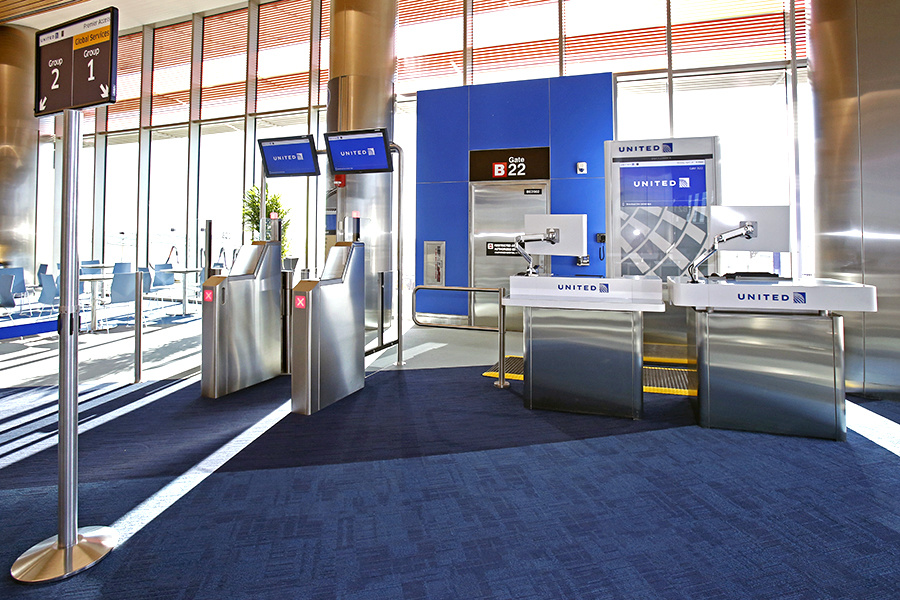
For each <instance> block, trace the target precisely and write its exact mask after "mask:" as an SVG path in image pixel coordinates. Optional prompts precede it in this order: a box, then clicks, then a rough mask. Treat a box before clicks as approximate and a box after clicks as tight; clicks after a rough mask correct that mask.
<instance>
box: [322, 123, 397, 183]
mask: <svg viewBox="0 0 900 600" xmlns="http://www.w3.org/2000/svg"><path fill="white" fill-rule="evenodd" d="M325 149H326V151H327V152H328V160H329V162H331V169H332V171H334V172H335V173H384V172H388V171H392V170H393V165H392V163H391V153H390V141H389V140H388V138H387V131H386V130H384V129H368V130H362V131H340V132H332V133H326V134H325Z"/></svg>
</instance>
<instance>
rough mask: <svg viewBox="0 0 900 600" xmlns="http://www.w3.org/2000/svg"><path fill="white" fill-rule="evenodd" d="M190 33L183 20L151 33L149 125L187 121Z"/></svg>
mask: <svg viewBox="0 0 900 600" xmlns="http://www.w3.org/2000/svg"><path fill="white" fill-rule="evenodd" d="M191 30H192V27H191V22H190V21H186V22H184V23H178V24H176V25H169V26H168V27H159V28H157V29H155V30H154V31H153V95H152V99H151V104H152V109H151V113H150V114H151V117H150V123H151V124H152V125H169V124H172V123H187V121H188V120H189V119H190V114H191V112H190V102H191Z"/></svg>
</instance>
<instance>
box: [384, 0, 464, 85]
mask: <svg viewBox="0 0 900 600" xmlns="http://www.w3.org/2000/svg"><path fill="white" fill-rule="evenodd" d="M397 13H398V14H397V18H398V22H399V26H398V27H397V38H396V40H397V41H396V52H397V81H396V84H395V87H394V89H395V91H396V92H397V93H398V94H408V93H412V92H416V91H418V90H428V89H435V88H442V87H452V86H457V85H462V84H463V83H464V82H463V49H462V40H463V2H461V1H460V0H400V3H399V5H398V7H397Z"/></svg>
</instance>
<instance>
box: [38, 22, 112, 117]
mask: <svg viewBox="0 0 900 600" xmlns="http://www.w3.org/2000/svg"><path fill="white" fill-rule="evenodd" d="M118 39H119V9H117V8H115V7H110V8H107V9H105V10H102V11H99V12H96V13H94V14H92V15H88V16H86V17H82V18H80V19H76V20H74V21H69V22H67V23H63V24H62V25H57V26H56V27H53V28H51V29H45V30H43V31H39V32H38V33H37V35H36V37H35V43H36V52H37V53H36V57H37V59H36V72H35V86H34V87H35V95H34V116H36V117H40V116H43V115H51V114H53V113H58V112H61V111H63V110H66V109H69V108H86V107H88V106H97V105H99V104H110V103H112V102H115V101H116V55H117V53H118Z"/></svg>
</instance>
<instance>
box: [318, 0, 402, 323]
mask: <svg viewBox="0 0 900 600" xmlns="http://www.w3.org/2000/svg"><path fill="white" fill-rule="evenodd" d="M396 21H397V0H383V1H379V2H371V1H370V0H334V1H333V2H332V3H331V55H330V65H329V68H330V72H329V75H330V79H329V81H328V113H327V121H326V126H327V129H328V131H350V130H354V129H370V128H373V127H385V128H387V130H388V136H389V137H391V138H393V130H394V73H395V72H396V62H397V59H396V54H395V52H394V35H395V28H396ZM391 182H392V174H391V173H366V174H360V175H348V176H347V184H346V187H343V188H337V220H338V223H343V222H344V218H345V217H350V216H352V215H353V214H354V213H355V212H358V214H359V216H360V240H361V241H362V242H363V243H364V244H365V247H366V327H367V328H373V327H377V324H378V316H379V314H378V313H379V309H378V306H379V295H380V286H379V282H378V274H379V273H380V272H383V271H390V270H391V269H392V260H391V254H392V253H391V240H392V231H393V215H392V211H391V199H392V190H391ZM329 186H333V182H332V183H329ZM398 235H399V232H398ZM344 241H350V239H349V238H346V237H345V238H344Z"/></svg>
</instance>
